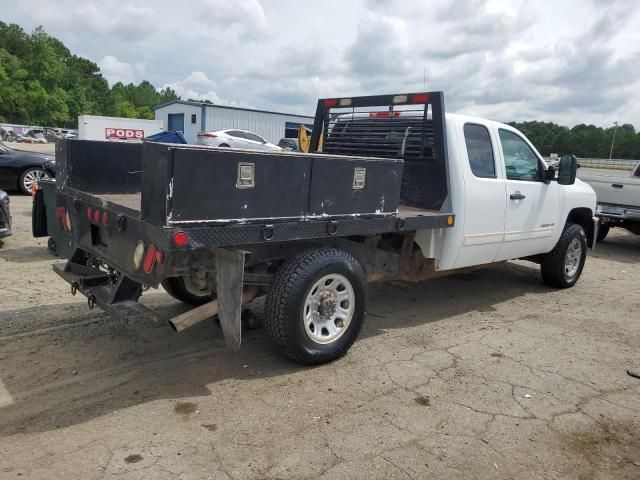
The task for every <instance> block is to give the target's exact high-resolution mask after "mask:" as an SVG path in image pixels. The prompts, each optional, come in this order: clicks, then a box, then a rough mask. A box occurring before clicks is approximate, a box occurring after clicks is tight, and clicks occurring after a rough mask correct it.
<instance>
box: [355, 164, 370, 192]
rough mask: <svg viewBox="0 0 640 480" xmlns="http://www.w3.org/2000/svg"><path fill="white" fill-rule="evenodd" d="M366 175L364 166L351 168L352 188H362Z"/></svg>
mask: <svg viewBox="0 0 640 480" xmlns="http://www.w3.org/2000/svg"><path fill="white" fill-rule="evenodd" d="M366 176H367V169H366V168H364V167H355V168H354V169H353V189H354V190H362V189H363V188H364V180H365V178H366Z"/></svg>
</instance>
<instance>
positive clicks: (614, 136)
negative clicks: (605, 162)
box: [609, 122, 618, 160]
mask: <svg viewBox="0 0 640 480" xmlns="http://www.w3.org/2000/svg"><path fill="white" fill-rule="evenodd" d="M613 125H614V127H613V138H612V139H611V150H609V160H611V157H612V155H613V142H615V141H616V130H617V129H618V122H613Z"/></svg>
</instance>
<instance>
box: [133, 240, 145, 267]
mask: <svg viewBox="0 0 640 480" xmlns="http://www.w3.org/2000/svg"><path fill="white" fill-rule="evenodd" d="M143 256H144V242H143V241H142V240H140V241H139V242H138V245H136V249H135V250H134V251H133V265H134V267H136V269H138V268H140V265H141V264H142V257H143Z"/></svg>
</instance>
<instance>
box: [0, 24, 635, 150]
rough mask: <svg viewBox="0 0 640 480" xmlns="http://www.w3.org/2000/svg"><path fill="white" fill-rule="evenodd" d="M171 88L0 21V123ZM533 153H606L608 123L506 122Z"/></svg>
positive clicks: (169, 93) (618, 142) (79, 110)
mask: <svg viewBox="0 0 640 480" xmlns="http://www.w3.org/2000/svg"><path fill="white" fill-rule="evenodd" d="M179 98H180V97H178V95H176V92H175V91H173V90H172V89H171V88H165V89H162V90H160V91H158V90H157V89H156V88H155V87H154V86H153V85H152V84H151V83H150V82H148V81H146V80H144V81H142V82H140V83H139V84H137V85H135V84H133V83H129V84H128V85H124V84H123V83H120V82H118V83H116V84H114V85H112V86H111V87H109V84H108V83H107V81H106V80H105V78H104V77H103V76H102V74H101V73H100V68H99V67H98V65H96V64H95V63H94V62H92V61H90V60H87V59H86V58H82V57H79V56H77V55H74V54H72V53H71V52H70V51H69V49H68V48H66V47H65V46H64V44H63V43H62V42H61V41H59V40H58V39H56V38H54V37H52V36H50V35H48V34H47V33H46V32H45V31H44V29H43V28H42V27H38V28H36V29H35V30H34V31H33V33H31V34H28V33H26V32H25V31H24V30H23V29H22V28H21V27H20V26H18V25H15V24H6V23H3V22H1V21H0V122H6V123H18V124H27V125H42V126H52V127H76V126H77V117H78V115H85V114H86V115H107V116H116V117H131V118H153V108H154V107H155V106H157V105H159V104H161V103H164V102H168V101H171V100H178V99H179ZM511 125H513V126H514V127H516V128H518V129H519V130H521V131H522V132H523V133H524V134H525V135H526V136H527V137H528V138H529V139H530V140H531V141H532V142H533V144H534V145H536V147H537V148H538V150H539V151H540V153H542V154H543V155H549V154H551V153H558V154H562V153H573V154H575V155H577V156H579V157H595V158H608V157H609V152H610V148H611V142H612V139H613V134H614V127H610V128H606V129H604V128H601V127H597V126H595V125H584V124H581V125H576V126H575V127H573V128H568V127H564V126H561V125H557V124H555V123H549V122H540V121H530V122H520V123H516V122H511ZM615 135H616V137H615V144H614V149H613V155H612V156H613V157H614V158H634V159H640V133H636V131H635V128H634V127H633V125H631V124H628V123H625V124H624V125H621V126H619V127H618V128H617V129H615Z"/></svg>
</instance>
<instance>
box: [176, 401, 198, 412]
mask: <svg viewBox="0 0 640 480" xmlns="http://www.w3.org/2000/svg"><path fill="white" fill-rule="evenodd" d="M196 410H198V405H197V404H195V403H191V402H180V403H178V404H176V406H175V407H174V408H173V411H174V412H176V413H177V414H178V415H191V414H192V413H195V412H196Z"/></svg>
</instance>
